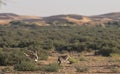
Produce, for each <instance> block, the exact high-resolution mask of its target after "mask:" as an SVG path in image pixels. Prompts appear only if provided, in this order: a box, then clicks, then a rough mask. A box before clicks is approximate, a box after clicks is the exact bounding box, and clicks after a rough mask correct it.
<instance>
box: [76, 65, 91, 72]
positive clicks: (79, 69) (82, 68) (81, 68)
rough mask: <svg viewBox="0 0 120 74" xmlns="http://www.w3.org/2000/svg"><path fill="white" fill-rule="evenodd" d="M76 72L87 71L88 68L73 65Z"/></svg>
mask: <svg viewBox="0 0 120 74" xmlns="http://www.w3.org/2000/svg"><path fill="white" fill-rule="evenodd" d="M75 68H76V70H77V72H88V71H89V68H88V67H79V66H77V67H75Z"/></svg>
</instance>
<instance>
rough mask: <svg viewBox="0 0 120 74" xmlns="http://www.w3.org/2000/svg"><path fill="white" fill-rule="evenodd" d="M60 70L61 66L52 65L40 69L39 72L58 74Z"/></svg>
mask: <svg viewBox="0 0 120 74" xmlns="http://www.w3.org/2000/svg"><path fill="white" fill-rule="evenodd" d="M60 69H61V66H60V65H58V64H56V63H52V64H49V65H46V66H42V67H41V70H43V71H45V72H58V71H59V70H60Z"/></svg>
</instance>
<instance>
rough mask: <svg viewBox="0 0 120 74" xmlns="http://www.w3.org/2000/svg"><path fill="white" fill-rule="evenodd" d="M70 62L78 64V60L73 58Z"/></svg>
mask: <svg viewBox="0 0 120 74" xmlns="http://www.w3.org/2000/svg"><path fill="white" fill-rule="evenodd" d="M68 61H69V62H70V64H74V63H77V62H78V60H76V59H74V58H73V57H70V58H69V59H68Z"/></svg>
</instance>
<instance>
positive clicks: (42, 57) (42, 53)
mask: <svg viewBox="0 0 120 74" xmlns="http://www.w3.org/2000/svg"><path fill="white" fill-rule="evenodd" d="M38 56H39V60H47V59H48V56H49V53H48V51H47V50H44V49H40V50H38Z"/></svg>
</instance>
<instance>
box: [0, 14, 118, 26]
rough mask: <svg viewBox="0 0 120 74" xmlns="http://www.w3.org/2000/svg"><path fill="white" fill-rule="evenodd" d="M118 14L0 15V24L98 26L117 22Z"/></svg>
mask: <svg viewBox="0 0 120 74" xmlns="http://www.w3.org/2000/svg"><path fill="white" fill-rule="evenodd" d="M119 20H120V13H119V12H116V13H108V14H101V15H95V16H84V15H76V14H69V15H54V16H49V17H39V16H29V15H17V14H13V13H0V24H3V25H4V24H8V23H9V22H11V21H22V22H27V23H33V24H37V25H40V26H48V25H61V24H62V25H66V24H75V25H98V24H104V23H107V22H111V21H119Z"/></svg>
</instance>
